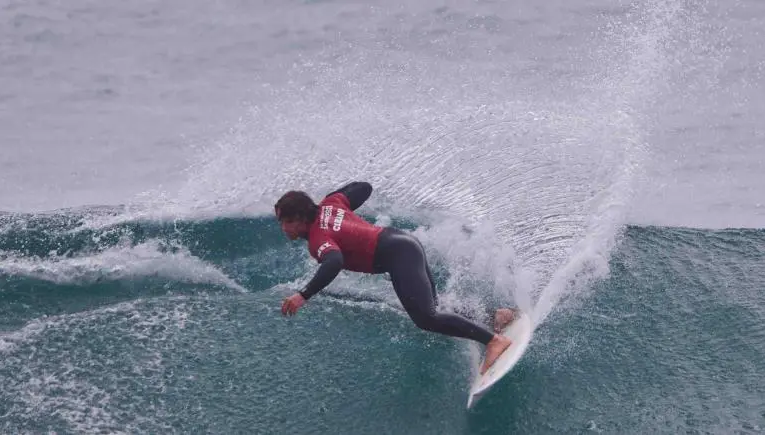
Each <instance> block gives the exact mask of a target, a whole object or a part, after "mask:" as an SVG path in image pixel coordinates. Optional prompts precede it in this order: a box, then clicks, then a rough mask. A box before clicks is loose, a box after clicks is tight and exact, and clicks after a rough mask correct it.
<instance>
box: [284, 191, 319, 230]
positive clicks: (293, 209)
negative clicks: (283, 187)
mask: <svg viewBox="0 0 765 435" xmlns="http://www.w3.org/2000/svg"><path fill="white" fill-rule="evenodd" d="M318 211H319V206H318V205H316V204H315V203H314V202H313V200H312V199H311V197H310V196H308V194H307V193H305V192H302V191H297V190H290V191H289V192H287V193H285V194H284V195H282V197H281V198H279V200H278V201H276V204H275V205H274V213H276V218H277V219H278V220H279V221H282V220H285V219H286V220H295V219H298V220H301V221H303V222H307V223H310V222H313V221H314V220H315V219H316V213H318Z"/></svg>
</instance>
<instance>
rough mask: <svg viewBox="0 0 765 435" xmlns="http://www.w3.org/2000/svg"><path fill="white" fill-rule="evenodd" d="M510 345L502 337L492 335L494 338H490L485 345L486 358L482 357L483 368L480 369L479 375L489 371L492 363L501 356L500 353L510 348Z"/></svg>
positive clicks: (508, 341)
mask: <svg viewBox="0 0 765 435" xmlns="http://www.w3.org/2000/svg"><path fill="white" fill-rule="evenodd" d="M511 344H513V342H512V341H510V339H509V338H507V337H505V336H504V335H499V334H496V335H494V338H492V339H491V341H490V342H489V344H487V345H486V356H485V357H484V360H483V366H482V367H481V374H484V373H486V370H489V367H491V365H492V364H494V361H496V360H497V358H499V356H500V355H502V352H504V351H505V349H507V348H508V347H510V345H511Z"/></svg>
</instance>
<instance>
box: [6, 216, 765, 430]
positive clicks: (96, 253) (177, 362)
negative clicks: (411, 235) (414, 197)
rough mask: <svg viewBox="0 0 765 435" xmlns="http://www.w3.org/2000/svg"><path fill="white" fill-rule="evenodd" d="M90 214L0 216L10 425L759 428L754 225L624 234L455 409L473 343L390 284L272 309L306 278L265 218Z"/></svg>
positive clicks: (763, 384) (442, 269)
mask: <svg viewBox="0 0 765 435" xmlns="http://www.w3.org/2000/svg"><path fill="white" fill-rule="evenodd" d="M102 212H103V213H106V214H108V213H110V211H109V210H106V211H102ZM88 213H92V211H88V212H81V211H77V210H74V211H62V212H57V213H49V214H40V215H18V214H13V215H11V214H7V215H3V216H2V217H0V227H1V228H2V230H0V298H1V300H2V304H0V307H1V308H0V309H1V310H2V316H0V328H1V329H2V333H0V354H1V355H2V358H0V379H2V389H1V390H0V391H1V392H0V415H2V418H1V419H0V425H2V432H3V433H48V432H54V433H83V432H104V433H136V432H141V433H259V434H260V433H263V434H266V433H301V434H302V433H348V434H366V433H370V434H379V433H385V434H388V433H390V434H430V433H433V434H484V433H486V434H489V433H491V434H495V433H501V434H510V433H760V432H761V431H762V430H763V428H765V380H763V379H764V377H763V373H765V363H763V357H764V356H765V327H763V320H765V296H764V295H763V288H764V287H765V272H763V270H762V265H763V259H765V231H763V230H758V229H729V230H715V231H713V230H697V229H689V228H660V227H638V226H628V227H626V228H624V229H623V231H622V236H621V238H620V242H619V244H618V246H617V247H616V249H615V250H614V251H613V253H612V255H611V258H610V260H609V270H610V271H609V273H608V274H607V275H605V276H602V277H600V278H598V279H596V280H594V282H593V283H592V285H590V286H588V287H587V288H586V289H584V290H583V291H582V292H580V293H578V294H577V295H576V296H572V297H570V298H567V299H565V300H563V301H562V302H561V303H559V304H558V305H557V306H556V307H555V309H554V310H553V311H552V312H551V314H550V315H549V316H547V317H546V318H545V320H544V321H543V322H542V323H541V324H539V325H538V327H537V329H536V331H535V336H534V340H533V341H532V343H531V345H530V347H529V349H528V351H527V353H526V354H525V356H524V358H523V359H522V360H521V362H520V363H519V365H518V366H517V367H516V369H514V370H513V371H512V372H511V373H510V374H509V375H507V376H506V377H505V378H504V380H503V382H502V383H501V384H499V385H497V386H496V387H495V388H494V389H493V390H492V391H491V392H490V393H489V394H488V395H487V396H485V397H484V398H483V399H481V401H480V402H479V403H478V404H477V405H476V406H475V407H474V408H473V409H471V410H466V409H465V402H466V400H467V390H468V386H469V383H470V381H471V376H472V374H471V373H472V372H471V370H472V361H473V360H472V359H471V355H472V356H473V357H474V355H475V349H474V348H471V345H468V344H467V343H466V342H464V341H461V340H455V339H451V338H445V337H441V336H436V335H433V334H429V333H425V332H423V331H420V330H418V329H416V328H415V327H414V325H413V324H412V323H411V321H410V320H409V319H408V317H406V316H405V315H404V314H402V313H401V311H400V310H399V309H398V306H397V303H396V301H395V297H393V292H392V289H391V288H390V287H389V283H388V282H387V281H386V280H385V279H384V277H374V278H370V277H353V276H350V277H342V278H341V279H338V280H337V281H336V282H335V283H333V284H332V285H331V286H330V287H329V288H328V289H326V290H325V291H324V292H322V294H320V296H318V297H316V298H315V299H313V300H311V302H310V303H309V304H307V305H306V306H305V308H304V309H303V310H302V311H301V312H300V313H299V314H298V316H296V317H294V318H289V319H287V318H283V317H282V316H281V315H280V312H279V306H280V303H281V300H282V298H283V297H284V296H286V295H288V294H290V293H291V292H292V291H294V289H296V288H298V287H299V285H300V283H301V282H303V281H304V280H305V279H308V278H309V277H310V273H311V272H312V270H313V269H314V267H315V266H314V265H313V264H312V263H311V262H310V260H309V259H308V256H307V253H306V252H305V248H304V246H303V245H302V244H299V243H290V242H288V241H287V240H286V239H285V238H284V237H283V236H282V235H281V233H280V232H279V230H278V227H277V226H276V223H275V222H274V221H273V219H271V218H233V217H228V218H224V217H221V218H217V219H205V220H185V221H179V220H175V221H163V220H133V221H127V222H122V223H116V224H113V225H106V226H100V227H95V226H94V227H91V228H90V229H88V226H87V225H83V221H84V219H85V218H86V217H87V214H88ZM396 225H400V224H399V223H396ZM404 227H405V228H409V229H412V228H415V227H416V225H414V224H408V225H404ZM434 263H435V268H436V272H437V275H438V276H437V278H438V281H439V285H440V286H441V287H442V290H441V291H443V287H446V282H447V281H448V279H449V276H450V274H451V273H452V272H453V271H452V270H450V266H448V265H447V264H445V263H443V262H440V261H439V260H438V259H435V260H434ZM510 302H512V301H510ZM466 303H467V302H466ZM471 349H472V350H471Z"/></svg>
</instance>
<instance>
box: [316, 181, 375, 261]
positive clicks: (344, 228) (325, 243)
mask: <svg viewBox="0 0 765 435" xmlns="http://www.w3.org/2000/svg"><path fill="white" fill-rule="evenodd" d="M382 230H383V228H382V227H378V226H376V225H372V224H370V223H369V222H367V221H365V220H364V219H362V218H361V217H359V216H357V215H355V214H354V213H353V211H352V210H351V207H350V203H349V202H348V198H347V197H346V196H345V195H344V194H342V193H333V194H332V195H329V196H328V197H326V198H324V199H323V200H322V201H321V202H320V203H319V213H318V215H317V216H316V220H315V221H314V222H313V224H312V225H311V228H310V229H309V230H308V251H309V252H310V253H311V256H312V257H313V258H315V259H316V260H317V261H321V257H322V255H324V254H325V253H327V252H330V251H335V250H339V251H340V252H341V253H342V254H343V260H344V263H345V264H344V266H343V268H344V269H346V270H351V271H354V272H367V273H372V271H373V263H374V256H375V248H376V247H377V236H378V235H379V234H380V232H381V231H382Z"/></svg>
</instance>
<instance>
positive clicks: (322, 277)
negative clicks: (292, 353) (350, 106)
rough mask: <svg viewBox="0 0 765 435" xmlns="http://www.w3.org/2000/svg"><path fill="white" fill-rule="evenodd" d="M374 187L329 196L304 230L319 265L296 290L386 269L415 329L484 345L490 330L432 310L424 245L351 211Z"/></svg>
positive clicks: (309, 291) (311, 290) (306, 293)
mask: <svg viewBox="0 0 765 435" xmlns="http://www.w3.org/2000/svg"><path fill="white" fill-rule="evenodd" d="M371 193H372V186H371V185H370V184H369V183H365V182H354V183H351V184H349V185H347V186H345V187H343V188H342V189H339V190H336V191H334V192H332V193H330V194H329V195H327V196H326V197H325V198H324V199H323V200H322V201H321V202H320V203H319V210H318V214H317V217H316V220H315V221H314V222H313V224H312V225H311V227H310V229H309V232H308V249H309V251H310V253H311V256H312V257H314V258H315V259H316V260H317V261H318V262H319V263H320V264H321V265H320V266H319V269H318V270H317V271H316V274H315V275H314V277H313V278H312V279H311V281H309V283H308V284H307V285H306V287H305V288H304V289H303V290H302V291H301V292H300V294H302V295H303V297H304V298H305V299H306V300H307V299H309V298H310V297H311V296H313V295H315V294H316V293H318V292H319V291H321V290H322V289H323V288H324V287H326V286H327V285H329V283H331V282H332V280H334V279H335V277H336V276H337V274H338V273H340V270H342V269H346V270H351V271H356V272H364V273H388V274H389V275H390V277H391V281H392V283H393V288H394V289H395V291H396V295H397V296H398V298H399V300H400V301H401V304H402V305H403V307H404V309H405V310H406V312H407V314H409V317H410V318H411V319H412V321H414V323H415V325H417V326H418V327H419V328H421V329H424V330H427V331H432V332H437V333H440V334H445V335H450V336H453V337H461V338H467V339H470V340H474V341H477V342H480V343H483V344H487V343H488V342H489V341H490V340H491V339H492V337H493V336H494V334H493V333H492V332H490V331H489V330H488V329H486V328H485V327H483V326H481V325H478V324H476V323H474V322H472V321H470V320H468V319H466V318H464V317H462V316H459V315H456V314H450V313H440V312H437V311H436V304H437V298H436V286H435V282H434V281H433V275H432V273H431V271H430V268H429V266H428V263H427V258H426V257H425V250H424V249H423V247H422V244H421V243H420V242H419V241H418V240H417V239H416V238H415V237H414V236H412V235H410V234H408V233H406V232H404V231H401V230H398V229H396V228H392V227H385V228H384V227H379V226H375V225H372V224H370V223H369V222H367V221H365V220H364V219H362V218H361V217H359V216H357V215H356V214H355V213H353V211H354V210H356V209H357V208H358V207H360V206H361V205H362V204H363V203H364V202H365V201H366V200H367V198H369V195H371Z"/></svg>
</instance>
